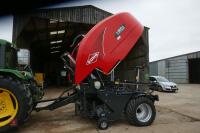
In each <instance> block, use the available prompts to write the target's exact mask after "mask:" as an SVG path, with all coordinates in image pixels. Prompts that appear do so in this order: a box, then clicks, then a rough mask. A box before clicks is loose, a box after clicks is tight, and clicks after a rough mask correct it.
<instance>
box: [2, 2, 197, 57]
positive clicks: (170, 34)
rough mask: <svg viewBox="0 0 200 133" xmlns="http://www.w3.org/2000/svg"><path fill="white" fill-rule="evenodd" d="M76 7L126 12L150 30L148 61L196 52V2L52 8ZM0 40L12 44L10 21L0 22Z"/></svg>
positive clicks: (113, 3) (105, 3) (100, 4)
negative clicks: (5, 40)
mask: <svg viewBox="0 0 200 133" xmlns="http://www.w3.org/2000/svg"><path fill="white" fill-rule="evenodd" d="M79 5H94V6H97V7H99V8H101V9H103V10H106V11H109V12H111V13H118V12H124V11H127V12H130V13H131V14H133V15H134V16H135V17H136V18H137V19H138V20H139V21H140V22H141V23H142V24H143V25H145V26H147V27H150V31H149V42H150V61H154V60H158V59H163V58H168V57H172V56H176V55H181V54H185V53H190V52H195V51H200V7H199V5H200V1H199V0H81V1H76V2H70V3H62V4H58V5H55V6H52V7H63V6H79ZM0 38H4V39H7V40H10V41H11V40H12V17H7V18H4V19H0Z"/></svg>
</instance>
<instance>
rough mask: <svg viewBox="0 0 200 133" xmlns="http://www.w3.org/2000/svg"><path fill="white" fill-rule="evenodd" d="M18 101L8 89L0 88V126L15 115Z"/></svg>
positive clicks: (7, 122)
mask: <svg viewBox="0 0 200 133" xmlns="http://www.w3.org/2000/svg"><path fill="white" fill-rule="evenodd" d="M18 106H19V105H18V101H17V98H16V97H15V95H14V94H13V93H12V92H10V91H9V90H6V89H3V88H0V127H2V126H5V125H7V124H9V123H10V122H11V121H12V120H13V119H14V118H15V116H16V115H17V112H18Z"/></svg>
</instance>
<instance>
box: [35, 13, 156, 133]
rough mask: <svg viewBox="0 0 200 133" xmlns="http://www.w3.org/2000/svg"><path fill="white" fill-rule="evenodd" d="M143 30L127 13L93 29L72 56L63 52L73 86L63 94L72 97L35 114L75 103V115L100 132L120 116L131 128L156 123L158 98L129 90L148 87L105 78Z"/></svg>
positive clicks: (60, 98)
mask: <svg viewBox="0 0 200 133" xmlns="http://www.w3.org/2000/svg"><path fill="white" fill-rule="evenodd" d="M143 30H144V27H143V26H142V25H141V24H140V23H139V22H138V21H137V20H136V19H135V18H134V17H133V16H132V15H130V14H129V13H119V14H116V15H113V16H110V17H108V18H106V19H104V20H103V21H101V22H99V23H98V24H97V25H95V26H94V27H93V28H92V29H91V30H90V31H89V32H88V33H87V34H86V35H84V38H83V39H82V40H81V41H80V42H79V43H78V44H77V45H75V44H72V47H74V50H73V52H72V53H69V52H65V53H64V54H63V55H62V56H61V58H62V60H63V61H64V66H65V68H66V69H68V70H69V71H70V73H71V75H73V77H74V85H73V86H72V87H71V88H68V89H67V90H66V91H65V92H69V91H70V92H71V94H70V95H68V96H63V94H64V93H63V94H62V95H61V96H60V97H59V98H57V99H51V100H43V101H39V102H38V103H40V102H47V101H52V100H54V102H53V103H52V104H50V105H48V106H46V107H40V108H36V111H40V110H45V109H47V110H54V109H56V108H58V107H61V106H63V105H67V104H69V103H75V113H76V114H77V115H78V114H79V115H81V116H86V117H89V118H95V119H97V125H98V127H99V128H100V129H107V128H108V126H109V123H110V122H111V121H115V120H118V119H120V118H121V117H122V116H123V114H124V115H125V116H126V117H127V119H128V121H129V122H130V123H131V124H134V125H137V126H148V125H150V124H151V123H152V122H153V121H154V119H155V115H156V110H155V106H154V102H155V101H156V100H158V96H157V95H152V94H151V93H148V92H143V91H140V88H139V89H137V90H133V89H130V86H137V87H139V86H142V85H148V84H147V83H142V82H140V81H139V80H137V81H136V82H131V81H124V82H119V81H115V79H113V80H110V78H106V77H107V76H108V77H109V76H110V74H111V73H112V72H113V71H114V69H115V68H116V67H117V65H118V64H120V62H121V61H122V60H124V58H125V57H126V56H127V55H128V53H129V52H130V51H131V49H133V48H134V46H135V44H136V42H137V41H138V39H139V38H140V37H141V35H142V33H143ZM74 42H76V41H74ZM68 60H70V63H68V62H67V61H68ZM133 61H134V60H133ZM133 67H134V66H133ZM135 67H137V68H138V69H140V68H141V69H142V67H138V66H135ZM137 76H138V75H137Z"/></svg>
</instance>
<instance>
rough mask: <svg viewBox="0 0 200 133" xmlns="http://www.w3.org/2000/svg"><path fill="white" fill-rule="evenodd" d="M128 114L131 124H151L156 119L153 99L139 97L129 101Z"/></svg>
mask: <svg viewBox="0 0 200 133" xmlns="http://www.w3.org/2000/svg"><path fill="white" fill-rule="evenodd" d="M126 116H127V119H128V121H129V123H130V124H132V125H136V126H149V125H151V124H152V122H153V121H154V119H155V116H156V110H155V106H154V103H153V101H152V100H150V99H149V98H147V97H139V98H137V99H132V100H130V101H129V103H128V105H127V108H126Z"/></svg>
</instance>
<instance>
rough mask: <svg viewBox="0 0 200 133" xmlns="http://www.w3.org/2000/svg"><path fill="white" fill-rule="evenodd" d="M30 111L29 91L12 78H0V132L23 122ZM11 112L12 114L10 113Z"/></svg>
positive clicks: (30, 98) (30, 99)
mask: <svg viewBox="0 0 200 133" xmlns="http://www.w3.org/2000/svg"><path fill="white" fill-rule="evenodd" d="M31 111H32V97H31V93H30V90H28V89H26V88H25V86H24V85H23V84H22V83H21V82H19V81H18V80H14V79H13V78H10V77H9V78H5V77H4V78H3V77H1V78H0V132H7V131H8V130H10V129H12V128H14V127H17V126H18V125H20V124H22V123H23V122H25V121H26V120H27V119H28V117H29V116H30V113H31ZM11 112H12V113H11Z"/></svg>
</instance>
